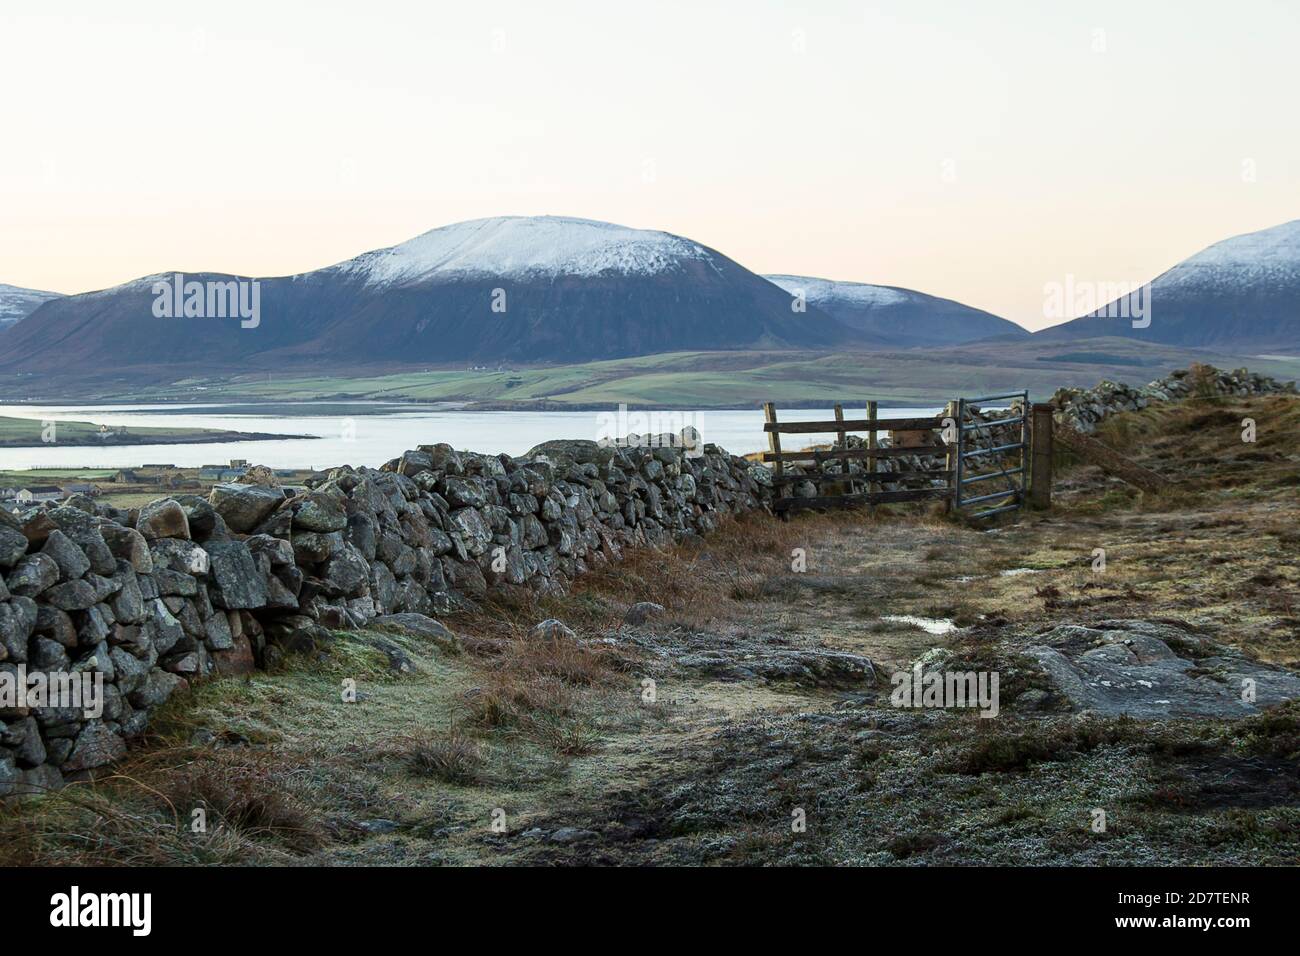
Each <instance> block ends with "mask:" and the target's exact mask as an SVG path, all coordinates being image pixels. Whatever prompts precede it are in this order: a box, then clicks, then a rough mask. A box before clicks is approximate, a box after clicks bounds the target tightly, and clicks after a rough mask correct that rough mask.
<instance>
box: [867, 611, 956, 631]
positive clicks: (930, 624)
mask: <svg viewBox="0 0 1300 956" xmlns="http://www.w3.org/2000/svg"><path fill="white" fill-rule="evenodd" d="M881 620H882V621H890V622H891V623H894V624H911V625H912V626H913V627H919V628H920V629H921V630H923V631H925V633H927V634H951V633H952V632H953V631H955V630H957V625H956V624H954V623H953V622H952V621H949V620H948V619H947V618H934V617H913V616H912V615H911V614H886V615H885V616H884V617H882V618H881Z"/></svg>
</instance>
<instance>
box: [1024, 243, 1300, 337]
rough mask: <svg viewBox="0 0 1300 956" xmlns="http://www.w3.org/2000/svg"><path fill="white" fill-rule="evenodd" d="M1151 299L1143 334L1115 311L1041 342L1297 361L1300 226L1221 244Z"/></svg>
mask: <svg viewBox="0 0 1300 956" xmlns="http://www.w3.org/2000/svg"><path fill="white" fill-rule="evenodd" d="M1146 296H1147V306H1146V309H1147V312H1148V313H1149V315H1148V316H1147V318H1143V319H1142V320H1141V321H1139V323H1138V326H1137V327H1134V324H1133V319H1132V317H1131V315H1130V313H1129V312H1128V311H1125V310H1124V309H1123V308H1120V307H1112V306H1111V305H1110V304H1108V305H1107V306H1106V307H1103V308H1101V309H1098V310H1097V311H1096V312H1093V313H1090V314H1088V315H1085V316H1082V317H1080V318H1077V319H1074V320H1073V321H1070V322H1065V323H1063V324H1061V325H1057V326H1053V327H1052V328H1050V329H1044V330H1043V331H1041V332H1039V333H1037V334H1038V335H1039V336H1041V337H1042V338H1044V339H1063V340H1064V339H1082V338H1095V337H1098V336H1105V335H1123V336H1127V337H1129V338H1141V339H1147V340H1150V341H1152V342H1160V343H1164V344H1167V345H1181V346H1187V347H1191V348H1206V347H1213V348H1220V349H1230V350H1234V351H1235V350H1243V349H1249V350H1255V349H1261V348H1270V349H1271V348H1279V349H1284V350H1286V351H1287V352H1288V353H1294V351H1295V350H1296V349H1298V348H1300V220H1294V221H1292V222H1285V223H1282V224H1281V225H1278V226H1273V227H1271V228H1269V229H1261V230H1260V231H1258V232H1250V233H1246V234H1245V235H1241V236H1233V237H1232V238H1231V239H1224V240H1223V241H1221V242H1216V243H1215V244H1214V245H1212V246H1209V247H1207V248H1205V249H1202V250H1201V251H1200V252H1198V253H1196V254H1195V255H1193V256H1189V257H1188V258H1187V259H1184V260H1183V261H1182V262H1180V263H1178V265H1176V266H1174V267H1173V268H1172V269H1169V270H1168V271H1166V272H1164V273H1162V274H1161V275H1159V276H1157V277H1156V278H1155V279H1153V280H1151V282H1150V284H1149V286H1148V287H1147V289H1146ZM1122 304H1123V303H1121V305H1122ZM1148 318H1149V321H1147V319H1148Z"/></svg>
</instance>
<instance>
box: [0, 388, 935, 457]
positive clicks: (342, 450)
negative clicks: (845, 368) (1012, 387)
mask: <svg viewBox="0 0 1300 956" xmlns="http://www.w3.org/2000/svg"><path fill="white" fill-rule="evenodd" d="M340 412H343V413H342V414H341V413H340ZM938 413H939V409H938V408H891V409H882V410H881V412H880V414H881V416H882V417H891V418H898V417H917V416H928V415H936V414H938ZM643 414H645V415H647V416H651V420H650V421H649V422H648V423H647V422H646V421H645V420H637V419H636V417H635V416H636V415H637V413H636V412H629V413H627V417H626V418H625V419H619V418H618V413H617V410H615V409H611V410H610V411H608V412H513V411H512V412H467V411H461V410H457V409H447V408H431V407H428V406H418V407H412V406H410V405H393V404H384V403H352V404H350V405H348V406H347V407H346V408H343V409H340V408H339V406H331V405H322V404H319V403H301V404H296V405H291V406H286V405H284V404H277V405H275V406H274V407H270V406H260V405H47V406H32V405H0V416H10V417H16V418H32V419H36V420H40V421H46V420H48V421H55V422H57V421H88V422H94V423H95V424H97V425H99V424H105V425H125V426H127V427H128V428H131V427H143V426H162V427H170V428H190V427H192V428H216V429H233V430H236V431H242V432H273V433H276V434H281V435H310V436H314V437H313V438H311V439H309V440H294V441H280V440H274V441H254V442H226V443H213V444H203V445H131V446H125V447H123V446H118V447H105V448H94V447H86V446H79V447H60V446H59V445H58V444H57V443H55V444H51V445H43V446H41V447H39V448H0V468H3V469H22V468H128V467H132V466H137V465H141V464H144V463H168V464H173V465H177V466H180V467H195V466H198V465H206V464H221V463H224V462H226V461H228V460H229V459H231V458H246V459H248V460H249V461H250V462H253V463H255V464H261V465H267V466H269V467H272V468H329V467H333V466H335V465H342V464H349V465H354V466H358V465H370V466H372V467H377V466H379V465H381V464H383V463H384V462H385V461H387V460H388V459H390V458H394V457H396V456H397V455H400V454H401V453H402V452H403V451H406V450H407V449H409V448H414V447H415V446H416V445H428V444H433V443H435V442H446V443H447V444H449V445H452V446H454V447H456V448H459V449H468V450H471V451H479V452H489V453H494V454H496V453H505V454H509V455H521V454H523V453H524V452H526V451H528V449H530V448H532V447H533V446H534V445H537V444H539V443H541V442H544V441H548V440H550V439H554V438H570V439H573V438H582V439H591V440H597V439H599V438H601V437H602V435H614V434H617V435H622V434H626V433H627V432H628V431H644V432H658V431H661V430H663V431H678V430H680V428H681V427H682V425H683V424H690V425H693V426H695V427H696V428H698V429H699V431H700V433H701V434H702V435H703V436H704V440H705V441H706V442H716V443H717V444H719V445H721V446H722V447H724V448H726V449H727V450H728V451H730V452H732V453H733V454H737V455H743V454H747V453H748V452H753V451H759V450H762V449H766V448H767V437H766V435H765V434H764V432H763V413H762V411H761V410H759V409H743V410H729V411H701V412H665V413H643ZM655 415H658V416H660V419H659V420H658V421H656V420H654V417H653V416H655ZM845 415H846V416H847V417H850V418H852V417H855V416H856V417H863V416H865V411H864V410H861V409H859V410H854V409H846V411H845ZM833 417H834V415H833V413H832V412H831V411H830V410H829V409H799V410H790V411H782V412H780V418H781V420H782V421H815V420H817V419H828V418H833ZM647 424H648V426H649V427H646V426H647ZM620 426H625V427H620ZM55 434H56V435H57V428H56V431H55ZM830 437H831V436H829V435H798V436H791V437H788V438H787V439H786V444H787V446H789V447H801V446H802V445H804V444H811V443H813V442H817V441H824V440H829V439H830ZM796 441H797V442H798V444H797V445H795V444H792V443H793V442H796Z"/></svg>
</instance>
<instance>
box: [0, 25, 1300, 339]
mask: <svg viewBox="0 0 1300 956" xmlns="http://www.w3.org/2000/svg"><path fill="white" fill-rule="evenodd" d="M1298 41H1300V3H1296V2H1288V0H1276V2H1269V0H1236V2H1234V3H1231V4H1224V3H1222V2H1218V0H1206V2H1200V0H1190V2H1189V0H1183V2H1173V0H1165V2H1154V0H1144V2H1141V3H1138V2H1135V0H1124V2H1110V0H1088V2H1075V3H1043V2H1036V0H1023V2H1021V0H1016V2H1012V0H986V2H981V3H971V2H963V0H950V2H938V0H935V2H929V3H927V2H922V0H900V2H856V3H851V2H834V0H822V2H811V0H810V2H807V3H804V4H795V3H775V2H763V0H746V2H712V3H711V2H707V0H697V2H681V3H678V2H662V0H657V2H653V3H645V2H636V3H632V2H619V0H603V2H586V0H573V2H565V0H553V2H546V3H541V2H517V3H516V2H482V0H476V2H473V3H466V2H463V0H458V2H454V3H441V2H396V0H390V2H382V0H367V2H365V3H357V2H355V0H351V2H321V0H316V2H311V3H301V4H291V3H269V2H267V0H260V2H256V3H253V2H243V0H226V2H223V3H221V4H193V5H182V4H177V3H176V2H175V0H167V2H131V0H113V2H111V3H106V2H102V0H98V2H82V0H63V2H60V3H58V4H53V3H50V4H38V3H31V2H16V0H0V282H6V283H10V284H13V285H19V286H28V287H33V288H42V289H52V290H55V291H60V292H83V291H88V290H91V289H97V288H103V287H106V286H110V285H115V284H117V283H119V282H124V281H126V280H128V279H132V278H135V277H138V276H141V275H147V274H150V273H155V272H162V271H169V270H182V271H198V270H212V271H224V272H231V273H237V274H242V275H257V276H270V275H283V274H290V273H295V272H301V271H306V270H309V269H313V268H318V267H321V266H325V265H329V264H331V263H333V262H337V261H339V260H342V259H346V258H350V257H351V256H354V255H356V254H358V253H361V252H363V251H366V250H368V249H373V248H377V247H381V246H386V245H391V244H393V243H396V242H400V241H402V240H404V239H408V238H410V237H412V236H414V235H417V234H419V233H421V232H424V231H426V230H428V229H431V228H434V227H436V226H441V225H445V224H447V223H451V222H456V221H460V220H463V219H475V218H480V217H485V216H497V215H540V214H554V215H571V216H581V217H586V218H591V219H602V220H609V221H612V222H617V223H621V224H624V225H629V226H636V227H641V228H650V229H664V230H667V231H669V232H673V233H677V234H680V235H684V236H688V237H690V238H692V239H695V240H697V241H699V242H702V243H704V244H706V245H709V246H712V247H713V248H716V249H718V250H719V251H720V252H723V253H724V254H726V255H728V256H730V257H732V258H733V259H735V260H737V261H738V262H740V263H741V264H742V265H744V266H746V267H748V268H750V269H753V270H754V271H756V272H783V273H794V274H805V275H813V276H821V277H826V278H833V279H846V280H855V281H862V282H876V283H882V284H886V285H898V286H906V287H910V288H914V289H918V290H921V291H923V292H928V293H931V294H936V295H943V296H948V297H950V298H954V299H958V300H960V301H962V302H965V303H968V304H970V305H974V306H978V307H980V308H984V309H988V310H989V311H991V312H995V313H997V314H999V315H1003V316H1006V317H1007V318H1010V319H1013V320H1015V321H1018V322H1020V323H1021V324H1023V325H1025V326H1027V327H1029V328H1040V327H1043V326H1045V325H1049V324H1053V323H1054V322H1055V321H1059V320H1055V319H1054V320H1049V319H1047V318H1045V317H1044V315H1043V302H1044V289H1043V286H1044V283H1047V282H1062V281H1064V279H1065V277H1066V275H1067V274H1072V275H1073V276H1074V277H1075V280H1076V281H1098V282H1101V281H1105V282H1122V281H1131V282H1137V281H1143V280H1146V279H1149V278H1151V277H1153V276H1154V275H1156V274H1157V273H1159V272H1160V271H1162V270H1164V269H1165V268H1168V267H1169V266H1170V265H1172V264H1174V263H1175V262H1177V261H1179V260H1180V259H1183V258H1185V257H1186V256H1188V255H1190V254H1192V253H1194V252H1196V251H1198V250H1199V249H1201V248H1203V247H1204V246H1206V245H1208V244H1210V243H1212V242H1215V241H1217V240H1219V239H1223V238H1226V237H1228V236H1231V235H1236V234H1239V233H1242V232H1249V231H1252V230H1255V229H1261V228H1265V227H1267V226H1271V225H1276V224H1278V223H1281V222H1285V221H1287V220H1291V219H1296V218H1300V121H1297V106H1296V96H1297V92H1298V91H1300V56H1297V54H1296V47H1297V42H1298Z"/></svg>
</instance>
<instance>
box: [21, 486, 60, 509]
mask: <svg viewBox="0 0 1300 956" xmlns="http://www.w3.org/2000/svg"><path fill="white" fill-rule="evenodd" d="M63 497H64V494H63V489H62V488H56V487H55V486H54V485H32V486H31V487H29V488H19V489H18V494H17V495H15V496H14V499H15V500H16V501H17V502H18V504H20V505H30V504H35V503H37V502H39V501H58V500H59V499H60V498H63Z"/></svg>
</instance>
